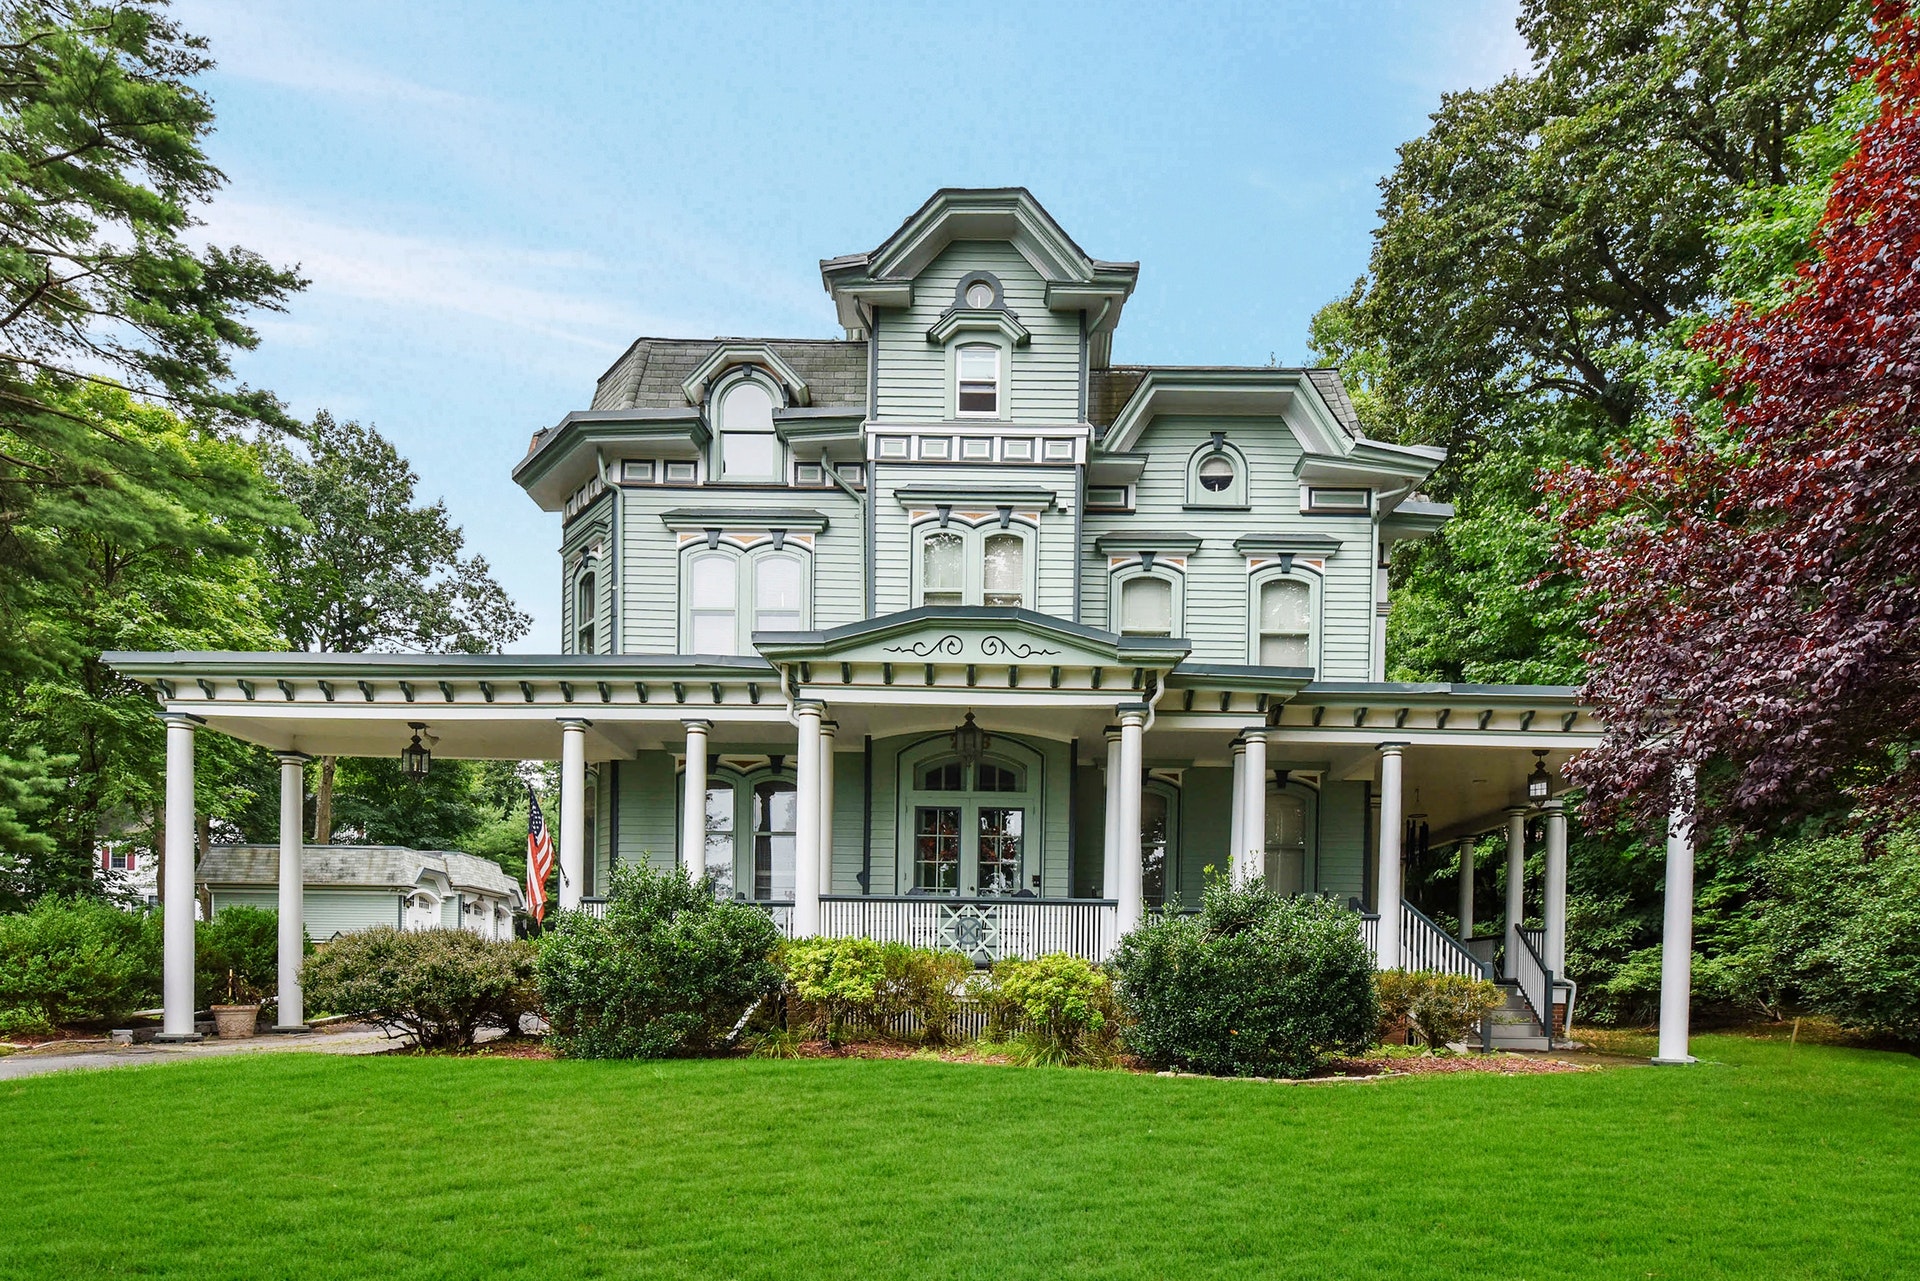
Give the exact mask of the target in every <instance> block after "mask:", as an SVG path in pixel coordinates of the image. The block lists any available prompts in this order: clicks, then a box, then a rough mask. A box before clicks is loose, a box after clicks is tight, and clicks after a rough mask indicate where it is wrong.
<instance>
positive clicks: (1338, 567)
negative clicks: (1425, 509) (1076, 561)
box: [1081, 415, 1373, 680]
mask: <svg viewBox="0 0 1920 1281" xmlns="http://www.w3.org/2000/svg"><path fill="white" fill-rule="evenodd" d="M1216 431H1224V432H1225V433H1226V435H1227V443H1229V444H1230V445H1233V446H1235V447H1236V448H1238V449H1239V450H1240V451H1241V453H1243V454H1244V455H1245V456H1246V460H1247V468H1248V486H1247V498H1248V505H1249V507H1250V509H1251V510H1248V511H1240V510H1225V509H1208V508H1205V507H1194V508H1189V507H1188V506H1187V464H1188V461H1189V459H1190V458H1191V457H1192V455H1193V452H1194V451H1195V450H1196V449H1198V448H1199V447H1200V446H1202V445H1204V444H1206V443H1208V440H1209V438H1210V436H1211V435H1212V433H1213V432H1216ZM1136 449H1137V451H1141V452H1145V453H1147V454H1148V456H1149V457H1148V461H1147V466H1146V470H1145V472H1144V473H1143V474H1142V475H1141V477H1140V482H1139V484H1138V485H1137V486H1136V487H1135V498H1134V510H1133V513H1132V514H1131V515H1101V514H1089V515H1088V516H1087V518H1086V531H1085V541H1084V544H1083V548H1084V553H1083V554H1084V557H1085V560H1084V562H1083V565H1084V574H1083V579H1082V582H1083V592H1084V594H1083V597H1082V600H1081V611H1082V612H1081V621H1082V622H1085V623H1088V624H1091V625H1092V626H1096V627H1106V626H1108V625H1109V620H1108V601H1109V592H1110V589H1111V577H1110V574H1109V569H1108V557H1107V556H1104V555H1101V554H1100V553H1098V552H1096V551H1095V550H1094V539H1095V538H1096V537H1097V536H1098V535H1100V534H1102V533H1107V532H1121V533H1124V532H1127V531H1131V530H1154V531H1177V532H1185V533H1189V534H1193V535H1195V536H1197V537H1199V538H1200V539H1201V546H1200V549H1199V550H1198V551H1197V552H1195V553H1194V554H1192V555H1191V556H1189V557H1188V560H1187V566H1186V580H1185V581H1186V588H1185V591H1186V612H1185V617H1184V619H1183V620H1182V621H1183V628H1182V631H1183V633H1184V635H1185V636H1186V638H1187V639H1188V640H1190V641H1192V642H1193V657H1192V660H1191V661H1193V662H1202V663H1245V662H1248V661H1250V658H1251V650H1250V646H1249V627H1250V625H1251V618H1250V615H1249V611H1248V596H1247V559H1246V556H1245V555H1244V554H1243V553H1241V552H1238V551H1235V550H1234V546H1233V543H1234V540H1235V539H1236V538H1239V537H1240V536H1241V535H1242V534H1248V533H1310V534H1316V535H1324V536H1330V537H1334V538H1338V539H1340V540H1341V544H1342V545H1341V548H1340V551H1339V552H1338V553H1337V554H1335V555H1334V556H1333V557H1331V558H1330V559H1329V560H1328V561H1327V565H1326V576H1325V579H1324V585H1323V587H1322V590H1321V619H1320V629H1321V630H1320V646H1321V650H1320V653H1321V674H1322V675H1323V676H1325V677H1327V678H1329V679H1350V680H1364V679H1366V678H1367V676H1368V674H1369V666H1368V662H1369V654H1370V652H1371V646H1372V635H1373V570H1372V565H1373V543H1372V526H1371V522H1370V521H1369V520H1368V519H1367V518H1366V517H1364V516H1340V517H1331V516H1302V515H1301V514H1300V489H1299V485H1298V484H1297V483H1296V482H1295V481H1294V479H1293V470H1294V467H1295V465H1296V464H1297V463H1298V462H1299V459H1300V447H1299V444H1298V442H1297V441H1296V440H1295V439H1294V436H1293V433H1292V431H1291V430H1289V429H1288V428H1287V426H1286V423H1285V420H1284V419H1280V418H1205V417H1194V416H1189V415H1166V416H1162V417H1159V418H1156V419H1154V421H1153V422H1152V424H1150V425H1149V426H1148V428H1147V430H1146V431H1145V432H1144V433H1143V434H1142V436H1141V440H1140V443H1139V444H1138V446H1137V447H1136Z"/></svg>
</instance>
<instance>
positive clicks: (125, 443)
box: [0, 0, 302, 674]
mask: <svg viewBox="0 0 1920 1281" xmlns="http://www.w3.org/2000/svg"><path fill="white" fill-rule="evenodd" d="M211 65H212V64H211V63H210V62H209V60H208V59H207V57H206V55H205V44H204V42H203V41H201V40H200V39H198V38H196V37H194V36H191V35H189V34H187V33H186V32H185V31H184V30H182V29H181V27H180V26H179V25H178V24H177V23H175V22H173V21H172V20H171V19H170V18H168V17H167V16H166V15H165V13H164V10H163V9H162V8H161V6H159V5H157V4H152V3H142V2H140V0H127V2H119V3H99V4H93V3H83V2H81V0H16V2H15V3H12V4H8V5H6V6H5V7H4V9H0V669H4V670H5V671H8V672H12V673H15V674H20V673H30V672H39V673H44V672H47V671H57V670H61V669H62V668H64V667H65V666H67V665H68V664H69V662H70V660H71V658H72V654H71V651H67V650H62V649H57V648H55V649H49V648H47V647H45V646H44V645H42V644H39V643H37V642H34V641H29V640H27V639H25V638H24V637H23V635H22V633H23V631H24V630H25V629H26V627H27V625H28V624H29V623H30V621H31V617H32V609H33V605H34V602H33V601H32V600H31V599H27V598H28V597H29V596H30V593H31V590H32V588H33V587H34V586H35V585H36V584H40V583H44V582H48V581H54V582H58V581H60V580H62V579H63V578H67V577H70V576H71V575H73V574H75V573H76V572H80V569H81V566H79V565H78V564H77V563H76V559H75V558H74V557H73V556H72V555H69V554H68V552H67V548H66V545H65V543H64V542H63V541H62V539H60V538H54V539H48V538H44V537H36V536H35V535H36V531H44V530H47V529H56V530H61V531H63V532H64V531H68V530H72V529H73V528H74V527H75V526H76V525H84V526H85V527H87V528H89V529H93V530H111V531H116V532H123V530H124V527H125V526H129V525H130V526H132V527H133V528H134V529H136V530H137V529H139V528H141V527H143V526H145V525H146V524H148V523H149V522H151V521H152V520H153V518H154V515H155V511H154V509H155V503H154V502H153V501H150V500H151V498H152V497H153V493H152V487H153V486H154V485H156V484H157V485H158V486H159V490H160V494H159V497H160V499H161V500H162V501H171V500H175V499H179V498H182V497H185V495H181V494H180V493H179V492H178V491H177V489H176V488H175V487H174V486H175V484H176V482H178V481H180V480H181V479H182V477H181V476H180V475H179V473H178V472H177V471H176V470H175V469H174V468H173V466H172V463H173V461H174V460H172V459H160V460H155V459H153V458H152V457H151V456H150V455H149V453H148V451H147V450H146V449H145V447H144V445H143V443H142V442H140V441H138V440H132V439H129V438H127V437H126V436H125V435H123V434H122V433H120V432H118V431H117V430H116V429H115V426H114V424H113V423H112V422H110V421H108V420H107V419H106V418H105V417H103V416H102V415H100V414H89V413H86V412H82V411H80V410H78V409H77V408H76V406H75V405H74V404H73V397H74V395H75V394H76V390H77V389H78V388H79V387H81V386H82V385H86V384H93V383H97V382H99V381H101V380H102V379H104V378H109V377H110V378H114V379H117V380H119V381H120V382H122V383H124V384H125V385H126V386H127V387H129V388H130V389H131V390H132V391H133V393H134V394H135V395H136V396H138V397H139V398H141V399H142V400H146V401H150V402H154V403H159V404H166V405H170V406H172V407H174V408H175V409H177V410H179V411H181V412H183V413H185V414H187V415H188V416H190V417H191V418H193V419H194V420H195V421H197V422H207V423H217V422H230V421H232V420H234V419H241V418H245V419H255V420H263V421H266V422H270V423H277V422H279V421H281V416H280V411H279V407H278V405H277V404H276V403H275V402H274V401H273V399H272V398H271V397H269V396H267V395H265V394H264V393H260V392H255V391H248V390H247V389H245V388H244V387H234V386H233V385H232V382H231V368H230V366H229V357H230V355H231V353H232V352H233V350H234V349H236V348H250V347H252V346H253V345H254V343H255V334H254V332H253V330H252V329H250V328H249V327H248V325H247V323H246V318H247V315H248V313H249V312H250V311H252V310H254V309H256V308H275V309H277V308H278V306H279V304H280V302H281V300H282V299H283V298H284V297H285V296H286V294H287V293H288V292H289V291H291V290H294V289H296V288H298V287H299V286H300V284H301V283H302V282H301V281H300V280H299V279H298V278H297V277H296V276H295V275H293V274H292V273H290V272H287V271H282V270H279V269H277V268H274V267H272V266H270V265H269V264H268V263H266V262H265V261H263V260H262V259H261V258H259V257H258V256H257V255H255V254H252V253H249V252H248V251H246V250H244V249H239V248H229V249H218V248H213V247H202V248H195V247H194V246H192V245H190V244H189V243H188V236H189V233H190V231H191V228H192V226H193V224H194V210H195V208H196V207H197V206H199V205H201V204H203V203H204V202H205V201H207V200H208V199H209V198H210V197H211V196H212V195H213V194H214V193H215V192H216V191H217V190H218V189H219V188H220V186H221V185H222V183H223V182H224V181H225V179H224V177H223V175H222V174H221V173H220V171H219V170H218V169H217V168H215V167H214V165H213V164H212V163H211V162H210V161H209V160H208V159H207V157H206V154H205V152H204V151H203V150H202V143H203V141H204V139H205V137H206V135H207V134H208V133H209V132H210V131H211V129H212V128H213V111H212V107H211V104H210V103H209V102H208V101H207V98H206V96H205V95H204V94H203V93H201V92H200V91H199V90H198V89H197V88H195V87H194V86H193V84H192V83H191V81H192V80H193V78H194V77H196V76H198V75H200V74H201V73H203V72H204V71H206V70H207V69H208V68H209V67H210V66H211Z"/></svg>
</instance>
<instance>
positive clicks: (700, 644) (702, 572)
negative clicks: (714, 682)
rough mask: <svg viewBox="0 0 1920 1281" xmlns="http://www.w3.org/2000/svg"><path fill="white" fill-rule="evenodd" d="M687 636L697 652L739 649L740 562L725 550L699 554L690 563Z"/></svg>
mask: <svg viewBox="0 0 1920 1281" xmlns="http://www.w3.org/2000/svg"><path fill="white" fill-rule="evenodd" d="M687 579H688V583H687V602H688V613H687V622H688V640H689V641H690V642H691V643H692V652H693V653H696V654H737V653H739V652H740V641H739V609H740V562H739V561H738V560H737V559H736V558H735V557H733V556H731V555H728V554H727V553H725V552H714V553H711V554H709V555H705V556H696V557H694V558H693V560H692V561H691V562H689V564H688V567H687Z"/></svg>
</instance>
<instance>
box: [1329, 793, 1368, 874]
mask: <svg viewBox="0 0 1920 1281" xmlns="http://www.w3.org/2000/svg"><path fill="white" fill-rule="evenodd" d="M1366 823H1367V785H1366V784H1365V783H1345V782H1329V783H1327V784H1326V785H1325V786H1324V787H1322V788H1321V789H1320V885H1319V888H1320V890H1321V891H1322V892H1323V893H1328V894H1336V895H1338V896H1339V897H1340V899H1341V900H1342V901H1343V902H1344V901H1345V900H1346V899H1348V898H1351V897H1355V896H1357V895H1358V894H1359V893H1360V891H1361V888H1362V885H1363V883H1364V882H1363V880H1362V878H1363V876H1364V869H1365V866H1366V859H1367V851H1366V848H1365V841H1366Z"/></svg>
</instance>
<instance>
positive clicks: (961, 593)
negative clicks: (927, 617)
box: [920, 530, 967, 605]
mask: <svg viewBox="0 0 1920 1281" xmlns="http://www.w3.org/2000/svg"><path fill="white" fill-rule="evenodd" d="M920 562H921V563H920V603H921V604H922V605H958V604H961V603H962V602H963V601H964V600H965V598H966V592H967V540H966V539H965V538H964V537H962V536H961V535H959V534H957V533H953V532H951V531H948V530H942V531H940V532H938V533H933V534H928V535H927V538H926V541H925V542H924V543H922V544H921V547H920Z"/></svg>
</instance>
